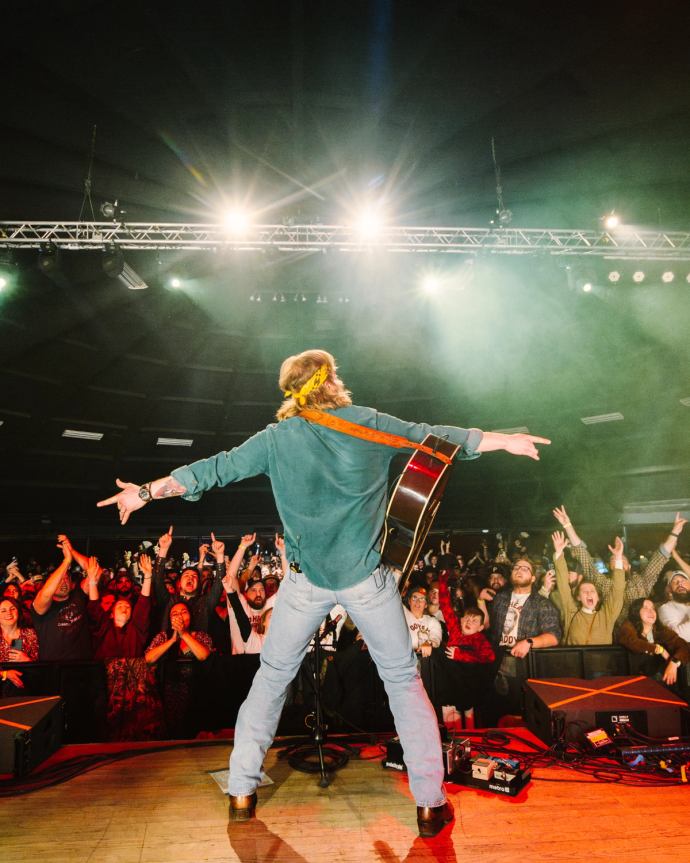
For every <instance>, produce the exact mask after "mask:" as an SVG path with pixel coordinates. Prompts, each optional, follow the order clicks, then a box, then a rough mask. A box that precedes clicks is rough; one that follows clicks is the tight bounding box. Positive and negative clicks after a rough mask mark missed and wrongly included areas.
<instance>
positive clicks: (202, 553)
mask: <svg viewBox="0 0 690 863" xmlns="http://www.w3.org/2000/svg"><path fill="white" fill-rule="evenodd" d="M209 549H210V545H209V544H208V543H207V542H205V543H204V544H203V545H200V546H199V566H202V565H203V563H204V561H205V560H206V555H207V554H208V552H209Z"/></svg>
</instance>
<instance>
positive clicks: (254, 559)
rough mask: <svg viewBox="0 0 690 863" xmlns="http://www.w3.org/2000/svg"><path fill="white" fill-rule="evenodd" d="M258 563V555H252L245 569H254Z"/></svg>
mask: <svg viewBox="0 0 690 863" xmlns="http://www.w3.org/2000/svg"><path fill="white" fill-rule="evenodd" d="M258 563H259V555H258V554H253V555H252V556H251V557H250V558H249V565H248V566H247V569H256V567H257V564H258Z"/></svg>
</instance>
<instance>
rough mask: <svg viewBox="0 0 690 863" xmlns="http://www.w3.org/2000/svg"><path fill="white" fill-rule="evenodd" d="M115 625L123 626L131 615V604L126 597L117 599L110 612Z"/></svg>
mask: <svg viewBox="0 0 690 863" xmlns="http://www.w3.org/2000/svg"><path fill="white" fill-rule="evenodd" d="M110 616H111V617H112V619H113V623H114V624H115V626H117V627H123V626H124V625H125V624H126V623H127V621H128V620H129V619H130V617H131V616H132V606H131V605H130V604H129V602H128V601H127V600H126V599H118V600H117V602H116V603H115V604H114V605H113V610H112V612H111V614H110Z"/></svg>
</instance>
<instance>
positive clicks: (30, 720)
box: [0, 695, 63, 778]
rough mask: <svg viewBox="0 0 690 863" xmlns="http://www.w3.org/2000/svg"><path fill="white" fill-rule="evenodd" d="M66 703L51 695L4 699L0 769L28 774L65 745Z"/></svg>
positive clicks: (0, 719) (0, 709)
mask: <svg viewBox="0 0 690 863" xmlns="http://www.w3.org/2000/svg"><path fill="white" fill-rule="evenodd" d="M62 705H63V700H62V698H60V696H59V695H55V696H52V697H50V698H41V697H39V698H36V697H34V698H3V700H2V701H0V773H4V774H8V773H12V774H14V776H15V777H17V778H19V777H22V776H26V775H27V774H28V773H30V772H31V771H32V770H33V769H34V768H36V767H38V765H39V764H41V763H42V762H44V761H45V760H46V758H49V757H50V756H51V755H52V754H53V753H54V752H57V750H58V749H59V748H60V746H61V745H62V725H63V722H62Z"/></svg>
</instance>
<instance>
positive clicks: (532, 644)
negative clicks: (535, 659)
mask: <svg viewBox="0 0 690 863" xmlns="http://www.w3.org/2000/svg"><path fill="white" fill-rule="evenodd" d="M525 641H526V642H527V644H529V646H530V648H532V647H534V641H533V640H532V639H531V638H526V639H525Z"/></svg>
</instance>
